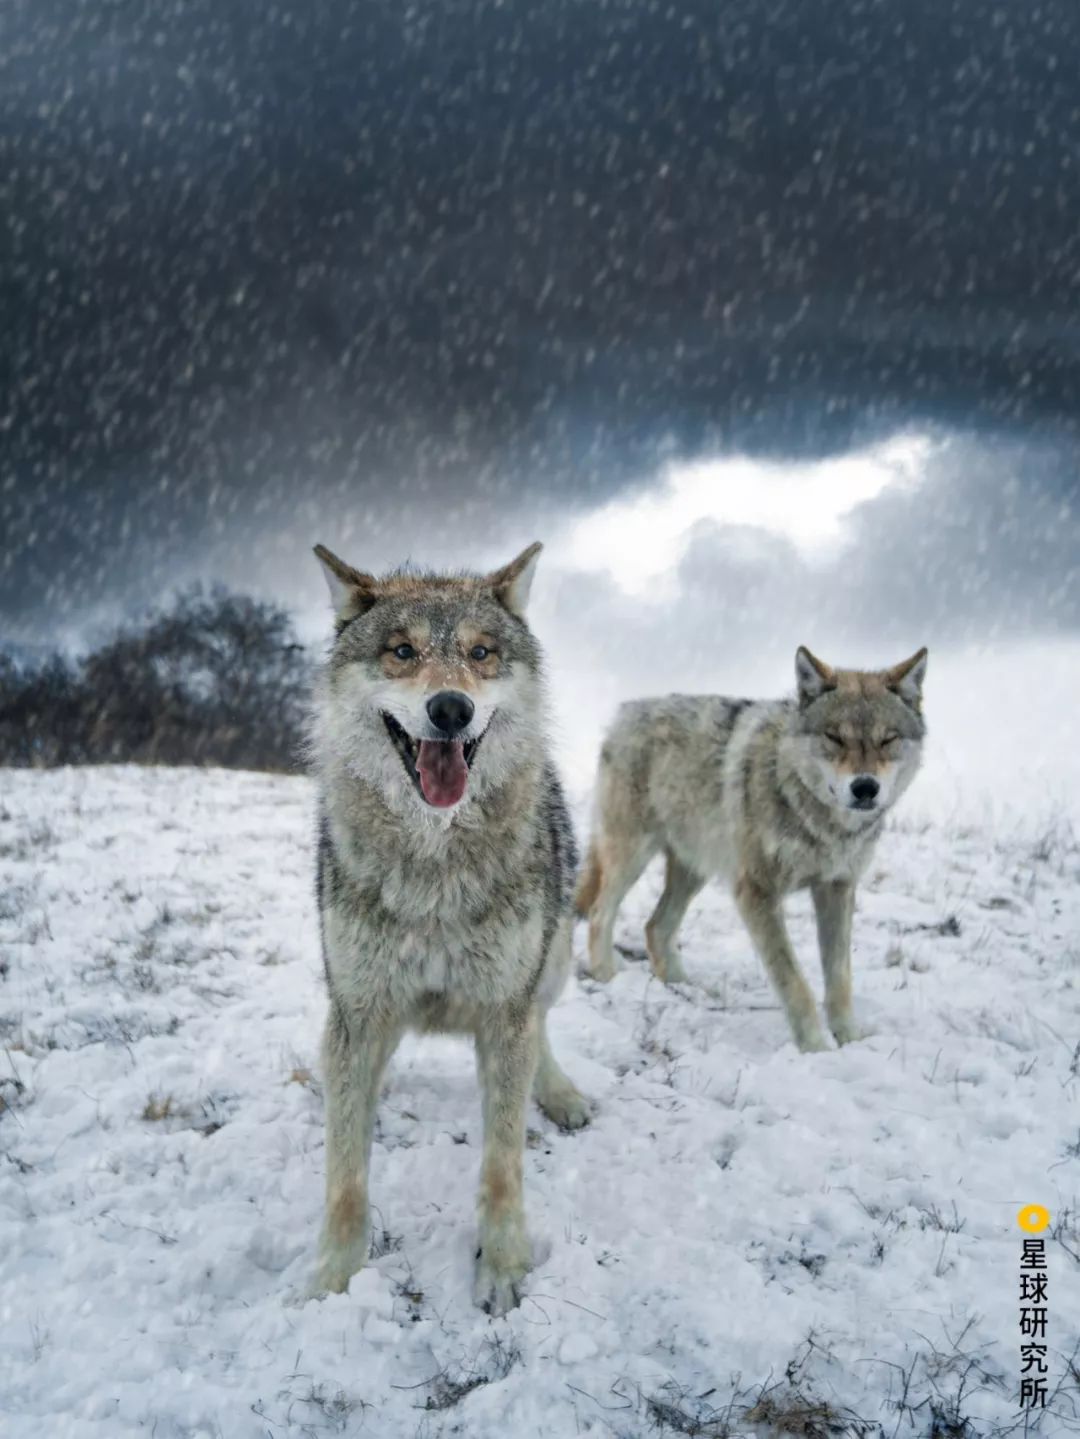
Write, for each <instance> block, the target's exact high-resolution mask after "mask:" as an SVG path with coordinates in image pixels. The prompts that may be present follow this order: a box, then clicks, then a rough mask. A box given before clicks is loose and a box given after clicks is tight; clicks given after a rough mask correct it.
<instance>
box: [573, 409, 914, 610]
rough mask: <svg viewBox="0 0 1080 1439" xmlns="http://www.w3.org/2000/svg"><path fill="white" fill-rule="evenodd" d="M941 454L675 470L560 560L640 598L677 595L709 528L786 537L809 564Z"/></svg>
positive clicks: (581, 531)
mask: <svg viewBox="0 0 1080 1439" xmlns="http://www.w3.org/2000/svg"><path fill="white" fill-rule="evenodd" d="M932 447H933V442H932V441H931V440H930V439H929V438H928V437H926V436H922V435H910V434H909V435H898V436H895V437H893V438H891V439H889V440H888V441H886V442H884V443H882V444H879V445H875V446H873V447H871V448H869V449H865V450H861V451H858V452H857V453H855V454H851V455H845V456H843V457H842V458H832V459H827V460H818V461H814V462H811V463H788V464H780V463H770V462H767V461H762V460H755V459H750V458H747V457H745V456H738V457H731V458H723V459H713V460H699V461H695V462H694V463H692V464H672V465H670V466H669V467H668V469H667V471H666V472H665V473H664V475H663V476H662V478H661V480H660V482H659V484H658V485H657V486H656V487H655V488H654V489H652V490H650V491H649V492H648V493H646V494H641V495H637V496H635V497H633V498H630V499H620V500H614V501H612V502H611V503H610V504H608V505H604V506H603V507H602V508H600V509H597V510H594V511H593V512H592V513H591V514H589V515H587V516H585V518H584V519H582V520H580V521H578V522H577V523H576V524H575V525H574V527H573V529H572V530H571V532H570V533H569V535H568V536H567V537H566V539H565V541H564V543H563V545H562V546H561V547H559V548H558V549H557V552H556V553H557V558H558V559H559V561H560V562H561V563H562V564H563V565H564V566H566V568H568V569H578V570H594V571H595V570H602V571H609V572H610V573H611V574H612V575H613V576H614V577H615V579H616V580H617V582H618V583H619V585H620V586H621V587H622V588H623V589H624V590H625V591H627V592H628V593H631V594H646V593H648V594H651V595H653V596H654V597H656V598H658V599H666V598H670V594H669V590H670V583H668V584H665V577H667V579H668V581H669V582H670V578H671V576H672V575H673V573H674V570H675V567H676V566H677V564H678V561H679V557H680V555H681V553H682V551H683V549H684V548H685V545H686V543H687V540H688V538H689V536H690V533H691V531H692V530H693V528H694V526H695V525H696V524H698V523H700V522H701V521H712V522H714V523H716V524H722V525H739V526H756V527H761V528H763V529H766V530H770V531H772V532H773V533H775V534H779V535H783V536H784V537H785V538H787V539H788V540H790V541H791V542H792V543H793V544H794V545H796V546H797V547H798V548H799V549H800V550H801V551H802V552H803V553H804V554H805V555H806V557H807V558H810V559H813V558H814V557H822V558H824V557H826V556H827V555H828V554H829V553H830V552H832V551H834V550H835V548H836V546H837V545H839V544H841V543H842V542H843V538H844V522H845V519H846V517H847V516H848V515H849V514H850V513H851V511H852V510H853V509H854V508H855V506H856V505H858V504H861V503H862V502H863V501H866V500H871V499H873V498H874V497H875V496H877V495H879V494H880V493H881V492H882V491H883V490H885V489H887V488H889V487H890V486H894V485H900V484H910V483H912V482H914V481H915V480H917V479H918V477H919V476H920V474H921V473H922V470H923V466H924V464H925V462H926V460H927V458H928V456H929V454H930V451H931V449H932Z"/></svg>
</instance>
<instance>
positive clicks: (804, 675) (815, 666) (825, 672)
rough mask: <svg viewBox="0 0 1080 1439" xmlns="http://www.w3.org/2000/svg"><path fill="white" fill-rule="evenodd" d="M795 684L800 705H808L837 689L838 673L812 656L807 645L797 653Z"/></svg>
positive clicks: (802, 646)
mask: <svg viewBox="0 0 1080 1439" xmlns="http://www.w3.org/2000/svg"><path fill="white" fill-rule="evenodd" d="M795 683H796V685H797V686H798V690H799V704H800V705H808V704H809V703H810V702H811V700H816V699H817V697H818V696H819V695H823V694H824V693H825V691H826V690H832V689H835V688H836V673H835V671H834V670H833V669H832V667H831V666H830V665H827V664H826V663H825V661H824V660H819V659H818V658H817V656H816V655H812V654H811V653H810V651H809V650H808V649H807V648H806V646H805V645H800V646H799V648H798V649H797V650H796V651H795Z"/></svg>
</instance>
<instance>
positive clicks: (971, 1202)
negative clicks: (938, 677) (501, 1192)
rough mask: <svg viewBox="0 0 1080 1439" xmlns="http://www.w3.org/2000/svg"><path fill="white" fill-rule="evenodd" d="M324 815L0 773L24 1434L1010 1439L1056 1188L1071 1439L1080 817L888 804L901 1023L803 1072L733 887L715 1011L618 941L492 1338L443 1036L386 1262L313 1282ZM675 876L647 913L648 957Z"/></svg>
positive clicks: (887, 989) (82, 774)
mask: <svg viewBox="0 0 1080 1439" xmlns="http://www.w3.org/2000/svg"><path fill="white" fill-rule="evenodd" d="M311 800H312V796H311V790H310V787H309V786H308V784H307V782H305V781H302V780H289V779H276V778H269V777H263V776H254V775H245V774H234V773H224V772H193V771H164V770H162V771H136V770H130V769H119V770H96V771H94V770H83V771H60V772H53V773H47V774H34V773H25V772H18V773H15V772H10V771H9V772H0V1041H2V1043H3V1046H4V1050H5V1053H4V1054H3V1056H0V1319H2V1331H3V1332H2V1337H0V1428H2V1430H3V1433H4V1434H5V1435H6V1436H8V1439H30V1436H34V1439H37V1436H49V1439H61V1436H67V1435H71V1436H78V1439H83V1436H85V1439H118V1436H126V1435H129V1434H146V1435H151V1434H152V1435H154V1436H156V1439H181V1436H184V1439H188V1436H191V1439H194V1436H221V1439H265V1436H268V1435H269V1436H275V1439H277V1436H281V1435H288V1434H295V1435H323V1434H339V1433H340V1434H357V1435H373V1436H378V1439H398V1436H403V1439H404V1436H410V1439H411V1436H437V1435H444V1434H446V1435H449V1434H462V1435H468V1436H470V1439H496V1436H498V1439H505V1436H506V1435H510V1434H512V1435H515V1436H522V1439H525V1436H529V1439H532V1436H551V1439H564V1436H570V1435H579V1434H580V1435H585V1434H588V1435H595V1436H604V1439H607V1436H612V1439H615V1436H618V1439H631V1436H637V1435H646V1434H659V1435H677V1434H682V1435H699V1436H705V1439H722V1436H729V1435H750V1434H757V1435H767V1434H795V1435H804V1436H815V1435H817V1436H824V1435H856V1434H874V1435H877V1434H881V1435H883V1436H884V1435H888V1436H893V1435H895V1436H898V1439H902V1436H908V1435H919V1436H929V1435H934V1436H939V1439H945V1436H968V1435H972V1436H981V1435H990V1434H995V1433H998V1432H1014V1426H1015V1432H1018V1433H1019V1432H1023V1426H1024V1418H1023V1416H1022V1415H1020V1414H1019V1413H1018V1407H1017V1396H1018V1392H1019V1383H1020V1379H1019V1374H1020V1358H1019V1346H1020V1343H1021V1337H1020V1333H1019V1328H1018V1310H1019V1301H1018V1297H1017V1296H1018V1268H1019V1259H1020V1253H1021V1239H1022V1235H1021V1232H1020V1231H1019V1229H1018V1228H1017V1226H1016V1212H1017V1210H1018V1208H1019V1207H1020V1206H1021V1205H1022V1204H1025V1203H1030V1202H1039V1203H1042V1204H1045V1205H1046V1206H1048V1208H1049V1209H1050V1210H1051V1213H1052V1216H1053V1218H1052V1224H1051V1228H1050V1230H1049V1231H1048V1233H1047V1236H1046V1237H1047V1255H1048V1265H1049V1275H1050V1280H1049V1305H1048V1307H1049V1340H1048V1342H1049V1349H1050V1354H1049V1366H1050V1386H1049V1387H1050V1391H1051V1406H1050V1408H1049V1409H1048V1410H1047V1411H1046V1412H1045V1414H1043V1415H1042V1416H1039V1415H1038V1413H1037V1411H1036V1413H1035V1419H1033V1420H1032V1422H1031V1423H1030V1424H1029V1425H1028V1432H1030V1433H1040V1434H1045V1435H1057V1434H1064V1433H1067V1432H1078V1431H1080V1401H1078V1398H1077V1372H1078V1371H1077V1366H1078V1365H1080V1356H1078V1355H1077V1353H1076V1346H1077V1344H1078V1343H1080V1217H1078V1211H1080V1110H1078V1107H1077V1098H1078V1091H1080V1046H1078V1043H1077V1041H1078V1038H1080V1024H1078V1019H1080V982H1078V976H1080V965H1078V960H1080V849H1078V847H1077V843H1076V840H1075V837H1073V836H1072V835H1071V834H1070V833H1069V832H1068V830H1067V828H1066V827H1065V826H1064V825H1063V826H1060V827H1058V828H1056V829H1053V828H1052V829H1050V830H1048V831H1047V832H1046V833H1045V834H1044V835H1043V836H1041V837H1039V838H1037V839H1032V838H1031V837H1028V838H1026V839H1025V838H1021V837H1019V836H1018V837H1016V838H1012V839H1009V840H1002V839H1001V838H999V837H995V836H994V835H992V834H990V833H987V832H981V831H980V832H976V831H964V830H962V829H957V828H951V829H946V828H939V827H936V826H933V825H929V824H923V823H921V822H920V823H916V822H915V821H914V820H908V822H907V823H905V820H904V817H903V815H901V816H900V818H899V819H898V821H896V822H895V823H894V824H893V826H892V828H891V830H890V831H889V833H888V834H887V835H886V837H885V839H884V841H883V843H882V845H881V847H880V849H879V852H878V863H877V864H876V866H875V868H874V870H873V872H872V876H871V879H870V882H869V885H868V887H866V888H865V889H864V890H863V892H862V894H861V896H860V904H859V912H858V916H857V920H856V931H855V947H856V954H855V973H856V994H857V997H858V999H859V1001H860V1002H861V1013H862V1015H863V1017H864V1018H866V1019H868V1020H869V1021H870V1022H871V1023H872V1024H873V1025H874V1026H875V1027H876V1029H877V1031H878V1032H877V1035H876V1037H874V1038H871V1039H869V1040H867V1041H865V1042H862V1043H859V1044H857V1045H854V1046H852V1047H850V1048H848V1049H846V1050H844V1051H842V1052H832V1053H828V1054H822V1055H805V1056H804V1055H800V1054H798V1053H796V1052H795V1050H794V1048H793V1046H792V1044H791V1043H790V1041H789V1038H788V1034H787V1030H786V1026H785V1024H784V1022H783V1019H782V1016H781V1014H780V1012H779V1010H778V1009H777V1007H776V1005H775V1004H774V1002H773V999H772V996H771V993H770V991H769V989H768V985H767V982H766V979H765V976H764V972H763V970H762V969H761V967H760V965H759V964H758V963H757V961H756V960H755V959H754V958H753V956H752V954H751V952H750V947H749V943H748V941H747V939H746V937H745V935H744V933H743V931H742V929H741V927H740V925H739V923H738V920H737V917H736V915H735V913H734V910H733V907H732V905H731V904H730V902H729V900H728V899H727V897H726V896H725V895H723V894H722V893H720V892H718V891H715V890H711V891H707V892H706V894H705V895H703V896H702V898H701V899H700V900H699V902H698V903H697V904H696V905H695V906H694V908H693V910H692V911H691V914H690V916H689V919H688V921H687V926H686V933H685V936H684V955H685V959H686V964H687V968H688V969H689V971H690V973H691V975H692V976H693V977H694V979H695V980H697V981H700V987H697V988H694V989H686V990H683V991H680V992H673V991H671V990H666V989H664V988H663V987H661V986H660V985H658V984H656V983H655V982H653V981H651V980H650V978H649V975H648V969H647V966H646V965H644V964H643V963H641V962H640V959H639V958H638V957H637V956H636V954H635V953H630V954H629V955H628V956H624V967H623V970H622V972H621V974H620V975H619V977H618V978H617V980H616V981H615V982H614V983H613V984H612V985H611V986H609V987H598V986H595V985H593V984H592V983H591V982H588V981H583V980H579V981H576V982H575V981H572V982H571V984H570V986H569V987H568V990H567V993H566V995H565V996H564V998H563V1000H562V1002H561V1003H560V1004H559V1006H558V1007H557V1009H556V1010H555V1011H554V1013H553V1015H552V1024H551V1028H552V1035H553V1041H554V1043H555V1045H556V1047H557V1050H558V1053H559V1055H560V1058H561V1059H562V1060H563V1062H564V1063H565V1065H566V1067H567V1069H568V1070H569V1071H570V1073H571V1074H572V1075H573V1077H574V1078H575V1079H576V1080H577V1082H578V1083H579V1084H580V1085H581V1087H582V1088H583V1089H585V1090H587V1091H588V1092H589V1093H590V1094H591V1095H592V1096H593V1097H594V1098H595V1100H596V1102H597V1107H598V1113H597V1117H596V1120H595V1122H594V1124H593V1126H592V1127H591V1128H590V1129H588V1130H587V1131H585V1132H583V1133H581V1134H575V1135H564V1134H561V1133H559V1132H558V1131H556V1130H555V1129H554V1128H553V1127H552V1126H551V1125H550V1124H549V1123H548V1122H547V1121H546V1120H544V1119H543V1118H542V1117H541V1116H540V1114H539V1113H538V1112H537V1111H535V1110H533V1112H532V1117H531V1125H532V1132H531V1139H530V1149H529V1152H528V1155H527V1163H526V1203H527V1207H528V1212H529V1218H530V1224H531V1229H532V1234H533V1238H534V1243H535V1245H536V1248H537V1255H538V1259H537V1264H536V1268H535V1271H534V1272H533V1274H532V1276H531V1279H530V1281H529V1285H528V1291H529V1292H528V1297H527V1298H526V1301H525V1302H524V1304H523V1305H522V1307H521V1309H520V1310H518V1311H516V1312H515V1313H513V1314H511V1315H509V1316H508V1317H507V1318H505V1319H500V1320H490V1319H488V1318H487V1317H485V1316H484V1315H483V1314H482V1313H480V1312H479V1311H478V1310H476V1309H474V1308H473V1306H472V1304H471V1302H470V1297H469V1295H470V1271H471V1264H472V1253H473V1247H474V1216H473V1206H474V1196H475V1187H476V1179H477V1170H478V1165H479V1129H480V1112H479V1100H478V1094H477V1089H476V1085H475V1081H474V1074H473V1062H472V1057H471V1054H470V1052H469V1049H468V1048H467V1046H466V1045H465V1044H464V1043H462V1042H453V1041H449V1040H433V1039H425V1040H416V1039H410V1040H408V1041H406V1043H405V1044H404V1045H403V1047H402V1049H401V1050H400V1051H399V1053H398V1056H397V1058H396V1060H395V1062H394V1064H393V1065H392V1067H391V1071H390V1074H389V1078H388V1082H387V1085H386V1087H385V1092H384V1095H383V1099H382V1102H381V1105H380V1123H379V1130H378V1135H377V1139H376V1144H375V1152H374V1157H373V1164H372V1191H373V1197H374V1203H375V1206H376V1211H377V1212H376V1234H375V1244H374V1251H375V1253H374V1258H373V1259H372V1262H371V1265H370V1267H369V1268H368V1269H367V1270H366V1271H365V1272H364V1273H363V1274H361V1275H360V1276H359V1277H358V1278H357V1279H355V1280H354V1281H353V1284H352V1287H351V1291H350V1293H348V1294H347V1295H339V1296H334V1297H332V1298H329V1299H327V1300H325V1301H322V1302H317V1301H309V1302H303V1301H302V1299H301V1298H300V1296H301V1294H302V1291H303V1288H304V1286H305V1284H306V1283H307V1281H308V1278H309V1274H310V1270H311V1265H312V1259H313V1251H314V1242H315V1238H316V1233H317V1228H318V1224H319V1217H320V1209H321V1200H322V1173H323V1155H322V1143H323V1141H322V1115H321V1100H320V1090H319V1079H318V1043H319V1031H320V1026H321V1021H322V1012H323V994H322V982H321V974H320V960H319V953H318V941H317V933H316V925H315V917H314V904H313V895H312V868H313V865H312V855H311V843H310V839H311V831H312V818H311ZM657 886H658V876H657V875H656V874H655V873H653V872H650V874H649V875H647V876H646V878H645V879H644V880H643V882H642V884H641V885H640V886H639V887H638V889H637V891H635V893H634V895H633V896H632V897H631V901H630V903H629V904H628V906H627V910H626V912H625V913H624V916H623V921H622V926H621V931H620V939H621V941H622V943H623V945H624V946H625V947H626V948H627V949H629V950H630V951H637V950H638V947H639V946H640V944H641V924H642V921H643V918H644V915H645V913H646V912H647V910H648V907H649V905H650V903H651V901H652V899H653V898H654V896H655V893H656V890H657ZM790 912H791V918H792V930H793V936H794V939H795V942H796V946H797V948H798V950H799V952H800V955H801V957H802V959H803V962H804V965H805V968H806V972H807V974H808V975H810V976H812V979H813V982H814V984H815V987H816V988H818V990H819V992H820V982H819V974H818V969H817V964H816V959H815V957H814V951H813V947H812V924H811V919H810V914H809V910H808V907H807V905H806V904H805V903H804V902H802V901H797V902H795V903H793V904H792V906H791V910H790ZM580 949H581V942H580V938H579V952H580ZM1070 1365H1072V1366H1073V1367H1072V1371H1071V1377H1070ZM1036 1419H1037V1420H1038V1422H1035V1420H1036Z"/></svg>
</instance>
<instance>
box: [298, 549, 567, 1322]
mask: <svg viewBox="0 0 1080 1439" xmlns="http://www.w3.org/2000/svg"><path fill="white" fill-rule="evenodd" d="M539 552H540V545H538V544H536V545H532V546H530V548H529V549H527V550H526V551H525V552H524V554H522V555H520V556H519V557H518V558H517V559H516V560H514V561H513V562H512V563H511V564H509V565H507V566H506V567H505V568H504V569H501V570H498V571H497V572H496V573H494V574H492V575H488V576H486V577H483V578H481V577H478V576H461V575H455V576H437V575H426V574H424V575H422V574H415V573H411V572H409V571H405V572H401V573H398V574H394V575H390V576H389V577H387V578H385V579H375V578H373V577H372V576H371V575H366V574H361V573H359V572H358V571H356V570H354V569H352V568H351V567H350V566H349V565H347V564H344V563H343V562H342V561H341V560H339V559H337V558H336V556H334V555H332V554H331V553H330V552H329V551H328V550H326V549H324V548H323V547H322V546H321V545H320V546H318V547H317V549H316V554H317V555H318V557H319V559H320V560H321V561H322V564H323V568H324V570H325V572H326V576H327V579H328V582H329V584H330V590H331V595H332V597H333V600H334V604H335V608H336V628H337V637H336V639H335V642H334V645H333V649H332V651H331V654H330V658H329V663H328V664H327V667H326V670H325V673H324V675H323V677H322V681H321V686H320V689H319V692H318V698H317V702H316V706H315V713H314V720H313V738H312V749H313V755H314V760H315V768H316V772H317V777H318V780H319V788H320V834H319V877H318V899H319V910H320V917H321V923H322V938H323V953H324V960H325V966H326V978H327V984H328V987H329V992H330V1011H329V1017H328V1019H327V1025H326V1034H325V1038H324V1041H323V1066H324V1071H325V1079H326V1218H325V1225H324V1229H323V1234H322V1241H321V1248H320V1265H319V1284H320V1287H321V1288H323V1289H332V1290H341V1289H344V1288H345V1286H346V1285H347V1284H348V1281H349V1276H350V1275H352V1274H354V1273H355V1272H356V1270H358V1269H359V1268H360V1267H361V1266H362V1265H363V1263H364V1261H365V1259H366V1257H367V1251H368V1161H369V1156H370V1152H371V1139H372V1127H373V1123H374V1117H375V1104H376V1099H377V1097H378V1091H379V1081H380V1077H381V1075H382V1073H383V1069H384V1067H385V1065H386V1062H387V1060H388V1059H389V1058H390V1055H391V1054H392V1052H393V1050H394V1048H395V1047H396V1045H397V1043H398V1041H399V1039H400V1037H401V1034H402V1032H403V1031H404V1030H405V1029H409V1028H411V1029H416V1030H421V1031H425V1030H426V1031H430V1030H438V1031H454V1032H459V1033H467V1034H471V1035H473V1036H474V1038H475V1041H476V1054H477V1064H478V1069H479V1076H480V1086H481V1091H482V1098H483V1121H484V1152H483V1163H482V1171H481V1180H480V1199H479V1229H480V1233H479V1241H480V1242H479V1253H478V1257H477V1269H476V1284H475V1297H476V1301H477V1303H478V1304H480V1305H482V1306H483V1307H484V1308H485V1309H487V1310H488V1311H489V1312H491V1313H503V1312H504V1311H505V1310H507V1309H510V1308H512V1307H513V1306H514V1305H515V1304H517V1303H518V1300H519V1286H520V1284H521V1281H522V1278H523V1276H524V1275H525V1273H526V1271H527V1269H528V1266H529V1258H530V1254H529V1244H528V1239H527V1237H526V1232H525V1213H524V1208H523V1205H522V1194H521V1188H522V1166H523V1155H524V1145H525V1109H526V1104H527V1102H528V1097H529V1090H530V1088H532V1090H533V1092H534V1093H535V1096H536V1099H537V1102H538V1103H539V1105H540V1107H541V1108H542V1109H543V1110H544V1112H545V1113H546V1114H547V1115H548V1116H549V1117H550V1118H551V1119H553V1120H554V1121H555V1122H556V1123H557V1124H560V1125H562V1126H563V1127H565V1128H567V1129H574V1128H577V1127H579V1126H580V1125H582V1124H584V1123H586V1121H587V1119H588V1113H589V1111H588V1106H587V1103H586V1101H585V1100H584V1099H583V1098H582V1096H581V1095H580V1094H579V1093H578V1091H577V1090H576V1089H575V1088H574V1086H573V1084H572V1083H571V1082H570V1080H569V1079H568V1078H567V1076H566V1075H565V1074H564V1073H563V1071H562V1070H561V1069H560V1068H559V1066H558V1064H557V1063H556V1062H555V1059H554V1057H553V1055H552V1053H551V1049H550V1047H549V1045H548V1040H547V1034H546V1029H545V1017H546V1013H547V1010H548V1007H549V1006H550V1005H551V1003H552V1001H553V1000H554V999H555V997H556V995H557V994H558V992H559V990H560V988H561V987H562V984H563V980H564V979H565V976H566V972H567V969H568V967H569V962H570V941H571V927H572V916H571V891H572V888H573V875H574V866H575V854H574V841H573V833H572V831H571V827H570V821H569V817H568V815H567V811H566V806H565V803H564V801H563V796H562V791H561V789H560V787H559V781H558V779H557V778H556V775H555V771H554V769H553V768H552V764H551V761H550V759H549V758H548V754H547V744H546V740H545V736H544V722H545V700H544V691H543V681H542V676H541V662H540V651H539V648H538V646H537V643H536V640H535V639H534V638H533V635H532V634H531V632H530V630H529V627H528V625H527V624H526V622H525V618H524V615H525V603H526V600H527V597H528V592H529V585H530V582H531V579H532V574H533V568H534V565H535V562H536V557H537V555H538V554H539Z"/></svg>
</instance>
